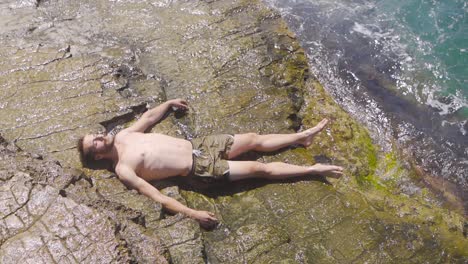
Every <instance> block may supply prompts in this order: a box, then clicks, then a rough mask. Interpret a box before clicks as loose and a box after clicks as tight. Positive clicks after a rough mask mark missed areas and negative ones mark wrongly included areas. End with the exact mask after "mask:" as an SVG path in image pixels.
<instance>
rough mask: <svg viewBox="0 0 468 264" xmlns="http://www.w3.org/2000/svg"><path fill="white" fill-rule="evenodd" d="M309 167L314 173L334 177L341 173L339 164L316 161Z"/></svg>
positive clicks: (341, 168) (339, 175)
mask: <svg viewBox="0 0 468 264" xmlns="http://www.w3.org/2000/svg"><path fill="white" fill-rule="evenodd" d="M310 169H311V172H312V173H314V174H320V175H323V176H327V177H332V178H335V179H338V178H340V177H341V176H342V175H343V167H341V166H335V165H328V164H320V163H317V164H315V165H313V166H311V167H310Z"/></svg>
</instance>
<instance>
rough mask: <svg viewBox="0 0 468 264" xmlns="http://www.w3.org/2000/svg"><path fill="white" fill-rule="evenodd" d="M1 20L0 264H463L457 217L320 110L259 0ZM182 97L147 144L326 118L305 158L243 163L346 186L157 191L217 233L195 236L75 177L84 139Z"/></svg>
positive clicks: (50, 4)
mask: <svg viewBox="0 0 468 264" xmlns="http://www.w3.org/2000/svg"><path fill="white" fill-rule="evenodd" d="M0 10H1V11H0V12H1V14H2V18H1V19H0V25H2V27H0V28H1V29H0V43H1V44H2V45H1V46H0V54H1V55H2V59H1V60H0V83H1V84H0V85H1V88H2V89H1V90H0V98H1V99H0V125H1V126H0V127H1V130H0V133H1V134H2V135H3V137H4V138H5V139H6V140H7V141H8V142H11V144H10V145H7V144H6V143H3V145H2V148H1V160H0V161H1V167H0V169H1V179H0V184H1V186H0V190H1V192H0V193H1V195H2V196H1V198H0V201H1V202H0V211H1V212H2V220H1V222H0V234H1V240H0V241H1V246H0V262H2V263H10V262H19V261H20V260H23V261H24V260H28V261H34V262H40V261H42V262H62V261H63V262H65V261H67V262H87V263H106V262H112V263H115V262H118V263H126V262H138V263H140V262H141V263H165V262H172V263H205V262H209V263H269V262H275V261H283V262H291V263H311V262H317V263H337V262H338V263H350V262H357V263H361V262H368V263H377V262H378V263H394V262H402V263H423V262H430V263H438V262H452V263H456V262H459V263H463V262H464V261H466V260H467V256H468V244H467V242H466V237H464V235H463V234H462V232H463V228H464V227H463V225H464V222H463V221H464V220H463V217H462V216H461V215H459V214H457V213H455V212H451V211H448V210H446V209H443V208H441V207H440V206H439V205H438V204H437V202H436V201H435V200H434V197H433V195H431V194H430V193H427V192H421V193H420V192H416V193H406V194H404V195H402V194H401V190H402V189H403V186H398V184H401V182H404V181H402V180H401V179H407V182H409V181H410V179H411V178H412V177H413V176H414V175H413V174H414V172H413V171H412V170H411V169H410V166H409V165H408V164H406V162H404V161H401V160H399V158H398V153H397V152H394V153H381V152H380V151H379V150H378V147H377V146H374V145H373V143H372V141H371V140H370V138H369V136H368V134H367V131H366V130H365V129H364V128H363V127H362V126H360V125H359V124H357V123H356V122H355V121H353V120H352V119H350V118H349V116H348V115H347V114H346V113H345V112H344V111H342V110H341V109H340V108H339V107H338V106H337V105H336V104H335V103H334V102H333V101H332V100H331V99H330V97H329V96H328V95H327V94H326V93H325V91H324V90H323V88H322V87H321V86H320V84H319V83H318V82H317V81H315V79H314V78H313V76H311V75H310V74H309V73H308V66H307V62H306V58H305V56H304V52H303V51H302V49H301V48H300V46H299V45H298V43H297V41H296V40H295V37H294V36H293V35H292V33H291V32H289V31H288V29H287V27H286V25H285V24H284V21H282V20H281V18H280V17H279V16H278V14H277V13H275V12H274V11H272V10H270V9H268V8H266V7H265V6H264V5H263V4H262V3H261V2H259V1H221V0H220V1H201V0H200V1H149V0H148V1H145V0H140V1H105V0H99V1H71V0H48V1H13V0H9V1H6V2H5V3H2V4H0ZM176 97H183V98H187V99H188V101H189V103H190V113H189V114H188V115H185V116H182V117H179V116H176V117H174V116H171V117H169V118H167V119H166V120H165V121H164V122H162V123H161V124H159V125H157V126H156V127H155V128H154V129H153V132H162V133H166V134H169V135H172V136H177V137H184V138H192V137H197V136H203V135H208V134H212V133H242V132H257V133H292V132H294V131H295V130H297V129H303V128H307V127H311V126H313V125H315V124H316V123H317V122H318V121H320V120H321V118H323V117H327V118H329V119H331V120H332V123H331V124H330V125H329V127H328V128H327V129H326V131H324V132H322V133H321V134H320V135H319V136H317V137H316V138H315V139H314V140H315V143H314V144H313V146H311V147H310V148H308V149H304V148H292V149H287V150H285V151H283V152H281V153H277V154H275V155H268V156H261V155H253V157H254V158H258V159H259V160H261V161H275V160H281V161H286V162H289V163H294V164H304V165H307V164H310V165H311V164H313V163H315V162H330V163H335V164H340V165H343V166H345V167H346V176H345V177H343V179H340V180H338V181H335V180H333V182H332V184H330V183H329V182H327V181H326V180H325V179H323V178H319V177H313V176H311V177H306V178H304V179H301V180H299V179H298V180H293V181H285V182H262V181H248V182H241V183H235V184H224V185H223V184H221V185H216V186H208V187H207V186H198V185H191V184H184V183H179V185H180V187H181V189H180V190H179V188H178V187H176V186H174V183H177V181H175V182H172V181H169V182H167V183H163V184H161V186H159V185H158V187H160V189H162V191H163V192H165V193H166V194H168V195H169V196H172V197H174V198H176V199H178V200H180V201H181V202H184V203H187V204H188V205H189V206H191V207H194V208H198V209H205V210H210V211H213V212H215V213H216V215H217V216H218V217H219V218H220V219H221V224H220V226H219V227H218V228H216V229H215V230H213V231H209V232H206V231H201V230H200V228H199V227H198V225H197V223H196V222H195V221H193V220H191V219H188V218H185V217H183V216H181V215H175V216H170V215H166V214H165V213H164V212H163V211H162V210H161V206H160V205H159V204H157V203H155V202H152V201H150V200H149V199H147V198H146V197H143V196H141V195H138V194H137V193H136V192H135V191H129V190H127V189H126V188H125V187H124V186H123V185H121V184H120V182H119V181H118V180H117V179H116V178H115V177H114V176H113V175H112V173H109V172H106V171H102V170H98V171H92V170H87V169H82V168H81V167H80V164H79V161H78V155H77V153H76V149H75V142H76V140H77V138H78V137H79V136H82V135H83V134H85V133H90V132H97V131H104V130H106V131H111V132H112V131H118V130H119V129H120V128H122V127H124V126H127V125H128V124H129V123H131V122H132V120H133V119H134V118H135V117H138V115H139V114H141V113H142V112H143V111H144V110H145V109H146V107H147V106H153V105H154V104H157V103H159V102H161V101H164V100H166V99H168V98H176ZM13 144H14V145H15V146H17V147H19V148H20V149H15V147H13ZM28 153H32V154H28ZM375 175H379V176H385V177H375ZM376 179H386V180H385V181H379V180H376ZM167 186H169V187H167ZM164 187H165V188H164Z"/></svg>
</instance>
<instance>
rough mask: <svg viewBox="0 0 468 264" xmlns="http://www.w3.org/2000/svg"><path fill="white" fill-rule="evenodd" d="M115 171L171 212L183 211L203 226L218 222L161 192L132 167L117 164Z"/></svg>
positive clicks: (126, 183) (123, 179)
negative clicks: (138, 174)
mask: <svg viewBox="0 0 468 264" xmlns="http://www.w3.org/2000/svg"><path fill="white" fill-rule="evenodd" d="M116 173H117V175H118V176H119V179H120V180H121V181H122V182H123V183H124V184H125V185H127V186H128V187H130V188H133V189H135V190H137V191H138V192H139V193H141V194H143V195H145V196H147V197H149V198H151V199H153V200H154V201H156V202H159V203H161V204H162V206H163V207H164V208H166V209H167V210H169V211H171V212H173V213H183V214H185V215H187V216H189V217H192V218H195V219H196V220H198V221H199V222H200V224H201V225H202V226H203V227H205V228H210V227H211V226H213V225H215V224H216V223H217V222H218V220H217V219H216V218H215V217H214V214H213V213H210V212H206V211H197V210H193V209H191V208H189V207H187V206H185V205H183V204H181V203H180V202H179V201H177V200H175V199H173V198H171V197H169V196H166V195H164V194H162V193H161V192H159V191H158V189H156V188H155V187H154V186H153V185H151V184H149V183H148V182H147V181H145V180H143V179H142V178H140V177H138V176H137V175H136V174H135V172H134V171H133V169H131V168H130V167H128V166H125V165H118V166H117V167H116Z"/></svg>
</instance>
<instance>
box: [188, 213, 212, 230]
mask: <svg viewBox="0 0 468 264" xmlns="http://www.w3.org/2000/svg"><path fill="white" fill-rule="evenodd" d="M191 217H193V218H194V219H196V220H197V221H198V222H199V223H200V225H201V226H202V227H203V228H205V229H208V230H209V229H212V228H214V227H216V225H217V224H218V219H216V217H215V215H214V214H213V213H211V212H207V211H195V212H194V213H192V214H191Z"/></svg>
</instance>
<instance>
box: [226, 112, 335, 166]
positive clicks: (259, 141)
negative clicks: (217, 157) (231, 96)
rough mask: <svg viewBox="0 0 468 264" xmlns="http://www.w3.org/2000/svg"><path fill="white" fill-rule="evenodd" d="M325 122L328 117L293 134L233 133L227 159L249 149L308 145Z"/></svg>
mask: <svg viewBox="0 0 468 264" xmlns="http://www.w3.org/2000/svg"><path fill="white" fill-rule="evenodd" d="M327 123H328V119H326V118H325V119H323V120H322V121H320V122H319V123H318V124H317V125H316V126H315V127H312V128H309V129H307V130H305V131H302V132H299V133H293V134H269V135H258V134H255V133H247V134H236V135H234V143H233V144H232V146H231V150H230V151H229V159H232V158H235V157H237V156H239V155H240V154H242V153H244V152H247V151H251V150H255V151H261V152H271V151H275V150H278V149H281V148H284V147H287V146H290V145H293V144H301V145H303V146H305V147H308V146H309V145H310V144H311V143H312V138H313V137H314V136H315V135H316V134H318V133H319V132H320V131H322V129H324V128H325V126H326V125H327Z"/></svg>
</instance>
